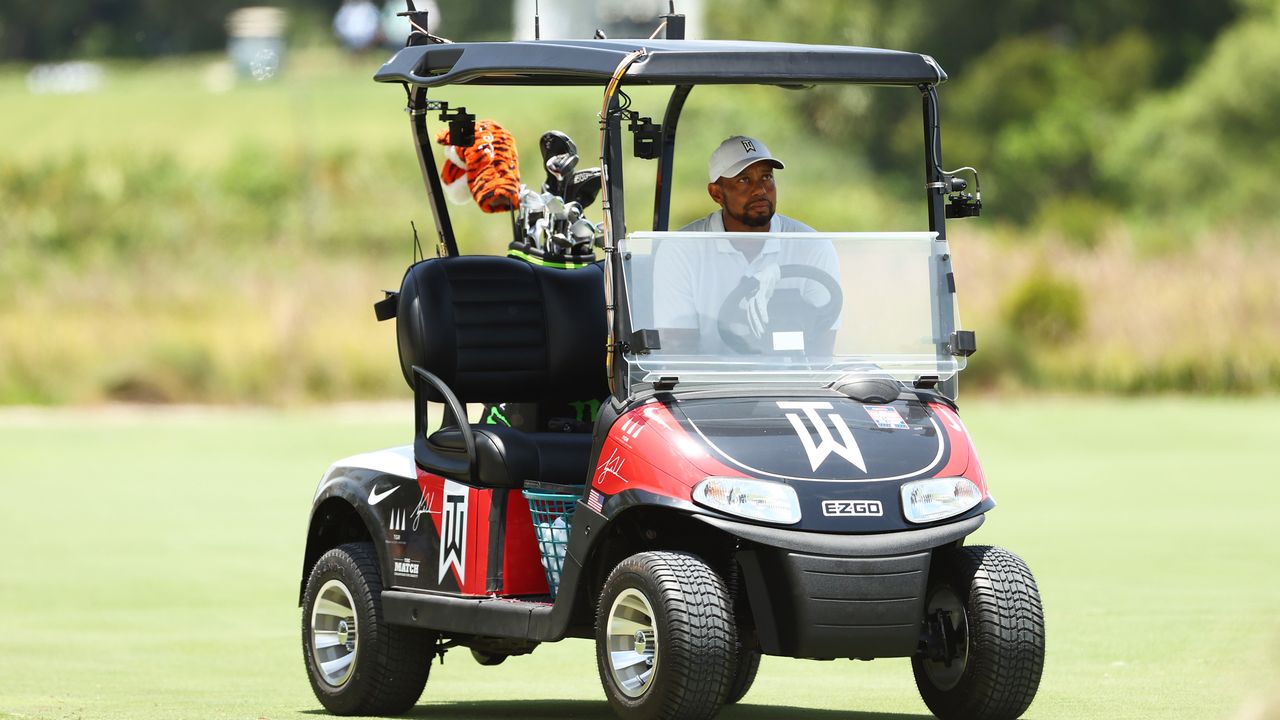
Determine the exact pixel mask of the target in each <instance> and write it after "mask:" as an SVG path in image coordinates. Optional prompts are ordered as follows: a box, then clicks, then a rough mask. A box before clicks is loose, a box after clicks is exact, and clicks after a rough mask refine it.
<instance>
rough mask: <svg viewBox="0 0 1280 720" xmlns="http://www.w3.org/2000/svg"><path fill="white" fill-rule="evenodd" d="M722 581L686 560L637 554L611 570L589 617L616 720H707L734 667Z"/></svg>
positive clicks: (729, 614) (733, 630)
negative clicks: (593, 616) (593, 617)
mask: <svg viewBox="0 0 1280 720" xmlns="http://www.w3.org/2000/svg"><path fill="white" fill-rule="evenodd" d="M735 647H736V628H735V626H734V622H733V610H732V606H731V604H730V602H729V593H728V591H727V590H726V589H725V585H724V581H723V580H721V578H720V576H719V575H717V574H716V573H715V572H714V571H713V570H712V569H711V568H710V567H708V566H707V565H706V563H704V562H702V561H701V560H700V559H698V558H696V557H693V556H691V555H684V554H679V553H669V552H645V553H640V554H637V555H632V556H631V557H629V558H627V559H626V560H623V561H622V562H621V563H618V565H617V567H615V568H614V569H613V572H612V573H610V575H609V579H608V580H606V581H605V584H604V589H603V590H602V592H601V594H600V606H599V610H598V613H597V615H596V664H597V665H598V667H599V670H600V680H601V682H602V683H603V684H604V690H605V695H607V696H608V698H609V704H610V705H612V706H613V709H614V712H616V713H617V714H618V716H619V717H622V718H646V719H658V718H670V719H673V720H674V719H675V718H680V719H682V720H685V719H687V720H696V719H697V718H710V717H711V716H712V715H715V713H716V711H717V710H719V709H720V706H721V705H722V704H723V703H724V702H725V699H726V698H727V697H728V694H729V688H730V684H731V682H732V681H733V679H734V671H735V669H736V668H737V666H738V663H737V661H736V659H735V657H734V649H735Z"/></svg>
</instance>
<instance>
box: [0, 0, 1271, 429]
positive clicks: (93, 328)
mask: <svg viewBox="0 0 1280 720" xmlns="http://www.w3.org/2000/svg"><path fill="white" fill-rule="evenodd" d="M573 1H574V2H587V1H588V0H573ZM594 1H595V2H597V3H598V6H597V7H598V8H605V7H606V3H623V4H625V5H626V7H628V8H631V9H633V10H634V8H635V7H639V5H640V3H638V2H635V1H633V0H594ZM436 2H437V3H438V5H439V7H440V10H441V13H440V15H441V16H442V18H443V19H442V23H441V25H440V27H439V28H438V32H439V33H440V34H442V35H444V36H446V37H451V38H454V39H456V40H500V39H505V38H510V37H512V34H513V32H518V31H517V30H516V27H517V23H516V22H515V21H516V18H514V17H513V13H514V12H516V8H517V7H518V6H519V1H518V0H486V1H485V2H476V1H475V0H436ZM568 2H570V0H541V12H542V14H543V17H544V19H545V18H546V17H547V16H548V14H549V13H556V12H564V4H565V3H568ZM692 2H693V0H677V2H676V5H677V9H678V10H686V9H688V6H690V5H691V3H692ZM703 2H704V4H703V15H704V16H703V19H702V23H701V26H702V28H703V29H704V30H705V34H706V35H707V36H708V37H712V38H740V39H755V40H769V41H780V42H811V43H837V44H851V45H869V46H880V47H891V48H899V49H903V50H911V51H917V52H924V53H928V54H931V55H933V56H934V57H936V58H937V59H938V61H939V63H940V64H941V65H942V67H943V68H945V69H946V70H947V72H948V73H949V74H950V77H951V79H950V80H949V81H948V82H947V83H946V84H945V85H943V86H942V88H941V90H940V99H941V111H942V120H943V151H944V163H945V164H946V165H947V166H948V167H956V166H959V165H972V166H975V167H977V168H978V169H979V170H980V171H981V172H982V190H983V200H984V210H983V216H982V219H981V220H980V221H977V222H971V221H966V222H963V223H954V224H951V225H949V230H950V232H951V235H952V238H953V240H954V242H955V243H956V245H957V253H956V262H957V275H958V277H959V278H960V283H961V286H962V290H961V292H962V295H963V300H962V310H963V318H964V322H965V324H966V326H967V327H970V328H972V329H975V330H977V331H978V333H979V336H980V341H979V344H980V347H981V351H980V352H979V353H978V354H977V355H975V356H974V358H973V362H972V364H971V365H970V368H969V369H968V370H967V371H966V375H965V380H964V382H965V383H966V386H967V387H974V386H975V385H977V386H987V387H1001V388H1051V389H1054V390H1070V389H1075V390H1086V391H1109V392H1152V391H1170V390H1173V391H1193V392H1202V391H1216V392H1240V393H1257V392H1274V391H1276V390H1277V389H1280V326H1278V325H1277V323H1276V320H1275V318H1276V317H1278V316H1280V293H1277V292H1276V291H1275V280H1274V278H1275V277H1276V276H1277V275H1280V233H1278V232H1277V228H1280V223H1278V222H1277V221H1280V204H1277V203H1275V202H1273V201H1272V200H1271V198H1270V197H1269V193H1270V191H1271V189H1272V186H1273V184H1274V178H1275V177H1276V168H1277V167H1280V132H1277V130H1276V122H1275V118H1276V117H1277V116H1280V83H1276V82H1274V81H1273V80H1272V69H1273V68H1274V67H1276V66H1277V65H1278V64H1280V0H1223V1H1222V2H1202V1H1199V0H1179V1H1175V2H1167V1H1166V2H1156V1H1155V0H1126V1H1123V2H1122V1H1121V0H1094V1H1092V2H1080V1H1079V0H1071V1H1068V2H1063V1H1062V0H1057V1H1056V2H1050V1H1049V0H1004V1H1003V2H997V3H982V4H974V3H968V4H965V3H945V4H939V3H918V2H917V3H907V2H893V1H892V0H856V1H850V2H828V1H824V0H808V1H806V0H703ZM246 4H248V3H247V2H245V0H204V1H203V2H190V0H184V1H183V2H178V1H177V0H61V1H60V2H57V3H47V2H39V1H37V0H5V1H4V2H2V3H0V105H3V106H4V108H5V110H6V112H5V113H4V114H3V115H0V137H3V138H5V140H6V141H7V142H8V145H6V152H5V153H3V154H0V208H4V212H3V213H0V404H6V403H76V402H86V401H95V400H101V399H107V400H156V401H228V400H232V401H245V402H263V401H291V400H296V399H312V400H315V399H321V400H324V399H342V398H352V397H385V396H394V395H395V394H396V393H397V392H400V391H402V390H403V387H402V386H403V381H402V380H401V379H400V377H399V372H398V368H397V366H396V365H395V363H394V352H386V351H385V350H386V349H387V348H393V347H394V337H393V336H392V335H391V334H390V333H391V328H390V324H388V323H384V324H375V323H373V322H372V321H371V320H370V313H369V311H368V302H369V298H370V297H376V292H374V293H373V295H372V296H371V295H370V292H372V291H371V290H370V289H371V288H379V287H393V286H394V285H395V283H396V282H397V279H398V277H399V274H400V273H401V272H402V271H403V266H404V262H405V261H406V260H407V259H408V257H409V255H410V250H409V248H410V247H411V242H412V237H411V235H410V233H411V232H412V231H411V229H410V227H409V221H410V220H416V223H417V224H416V227H417V229H418V230H419V231H421V233H422V239H423V244H424V245H427V246H428V247H429V246H430V243H431V238H432V236H433V235H434V232H433V230H432V228H431V221H430V216H429V213H427V211H426V209H425V207H424V203H423V196H422V190H421V180H420V178H419V174H418V168H417V165H416V162H415V159H414V157H413V155H412V153H411V151H410V150H409V149H408V146H407V142H406V137H405V132H406V128H405V123H404V121H403V117H402V116H401V115H400V114H399V113H397V112H396V104H397V102H399V100H398V99H397V98H396V97H395V93H394V92H390V90H391V89H389V88H386V87H380V86H375V84H374V83H372V82H370V81H369V77H370V74H371V73H372V71H373V69H374V68H375V67H376V66H377V64H378V63H379V62H380V61H381V59H382V58H383V57H384V55H383V52H384V50H375V51H372V52H369V53H366V54H364V55H347V54H345V53H343V52H342V51H340V50H338V49H337V43H336V42H335V40H334V37H333V31H332V28H331V23H332V20H333V15H334V12H335V11H336V10H337V8H338V7H339V6H340V4H341V0H307V1H304V0H280V1H279V2H276V3H274V4H276V5H278V6H280V7H282V8H284V9H285V10H287V11H288V19H289V21H288V25H287V31H286V32H287V37H286V38H285V40H286V44H287V49H288V57H287V58H286V59H285V61H284V63H283V65H282V66H279V67H276V66H273V67H272V68H269V69H273V70H279V72H278V73H276V74H275V75H274V76H273V77H265V76H264V77H262V78H259V77H253V78H249V79H245V78H243V77H241V78H239V79H237V77H236V76H235V73H234V72H233V70H232V68H231V63H229V62H228V53H227V49H228V40H227V29H226V20H227V16H228V14H229V13H231V12H232V11H233V10H235V9H237V8H239V7H241V6H243V5H246ZM380 4H381V3H380ZM525 4H528V3H525ZM662 4H663V5H665V2H664V3H662ZM608 7H613V6H612V5H608ZM546 28H547V23H546V22H544V24H543V29H544V32H545V31H546ZM525 34H526V35H527V33H525ZM385 52H387V54H389V50H387V51H385ZM64 60H91V61H98V62H97V65H98V67H97V70H98V73H99V75H97V76H94V77H96V80H95V82H96V83H97V84H96V85H92V84H91V85H89V86H85V85H84V84H83V83H82V84H81V89H80V90H77V92H80V93H81V94H79V95H78V96H76V97H68V96H67V95H65V94H62V93H65V92H69V91H68V90H66V89H65V88H64V89H63V90H61V92H60V91H58V90H46V91H41V90H39V89H38V85H39V82H33V78H35V79H36V80H38V79H39V78H40V77H42V76H41V75H40V73H37V72H35V71H34V70H33V68H32V67H31V66H32V65H33V64H37V63H57V62H60V61H64ZM37 69H44V68H37ZM54 69H55V70H56V67H55V68H54ZM270 74H271V73H267V75H270ZM53 79H55V80H56V79H57V77H54V78H53ZM91 79H92V78H91ZM52 84H53V85H55V86H56V83H52ZM85 87H92V88H93V89H89V90H85V89H84V88H85ZM582 90H583V92H584V93H588V94H590V93H589V92H588V90H587V89H582ZM704 90H705V92H704ZM721 90H724V91H725V92H724V94H721V93H720V91H719V90H714V89H702V88H700V89H699V90H698V92H696V93H694V94H693V95H692V96H691V103H690V106H689V108H688V109H687V110H686V121H685V122H683V123H682V126H681V134H682V137H683V139H682V144H683V146H684V147H686V148H689V149H691V150H692V149H696V148H699V147H701V146H702V145H706V144H707V143H712V144H713V143H714V142H715V141H716V140H717V139H718V137H723V134H721V133H723V132H724V131H725V130H726V129H729V128H732V129H734V130H735V131H737V130H743V131H748V132H754V133H759V134H761V135H762V136H764V137H768V138H770V143H771V144H773V142H774V138H777V139H778V141H779V142H778V144H779V145H780V146H781V147H783V148H784V149H786V150H787V151H788V153H790V154H788V155H787V157H788V158H795V161H796V167H801V168H804V169H805V171H804V172H802V173H795V172H792V173H789V174H788V176H787V182H788V185H787V189H786V198H787V199H786V203H787V204H786V211H787V212H788V213H789V214H793V215H795V216H797V217H804V218H805V219H806V220H807V221H808V222H810V223H811V224H812V225H814V226H815V227H820V228H823V229H833V228H840V229H850V230H867V229H885V228H893V229H919V228H920V226H921V225H920V223H921V215H922V208H921V205H922V203H921V189H920V168H921V164H922V158H921V156H920V155H921V148H920V145H919V143H920V135H921V127H920V125H921V108H920V100H919V96H918V95H917V94H916V93H914V92H912V91H910V90H905V91H886V90H882V89H877V88H850V87H842V88H837V87H818V88H815V89H813V90H810V91H805V92H792V91H789V90H787V91H783V90H774V89H768V88H765V89H759V88H757V89H756V90H762V91H767V92H771V93H773V95H770V96H768V97H766V96H764V95H751V96H749V97H748V98H747V100H748V101H747V102H745V103H744V102H743V97H742V96H741V95H732V94H731V93H729V91H728V89H721ZM737 90H741V91H742V92H750V90H749V89H742V88H736V89H734V91H735V92H736V91H737ZM466 92H467V91H466V89H458V93H459V95H462V96H465V95H466ZM592 92H593V91H592ZM641 95H642V92H641V90H637V91H636V97H637V100H638V101H643V100H644V98H642V97H641ZM592 99H593V100H595V99H598V96H592ZM468 102H470V101H468ZM476 103H477V105H476V109H479V108H481V107H483V111H484V112H486V113H490V114H492V116H493V117H500V118H501V119H502V121H503V122H504V123H507V124H508V126H509V128H510V129H512V130H513V132H516V133H517V136H518V137H522V138H526V141H527V142H526V141H522V142H524V143H525V147H524V150H525V151H526V152H524V153H522V155H524V156H525V157H536V150H534V149H533V147H532V145H531V144H530V143H531V142H532V141H531V140H529V139H532V138H536V137H537V136H538V135H539V134H540V133H541V132H542V131H544V130H546V129H549V128H553V127H554V128H557V129H563V130H565V131H569V132H570V133H571V134H573V135H575V136H577V137H578V138H579V140H582V139H583V138H586V137H589V136H590V134H591V133H592V132H593V129H594V127H595V117H594V110H591V109H590V104H591V103H590V102H588V101H586V100H585V96H583V95H575V94H573V93H571V92H568V91H565V92H558V91H557V92H546V91H545V90H544V91H542V92H540V93H538V94H537V97H534V98H530V96H528V95H523V96H521V95H520V94H519V93H516V92H511V93H506V94H504V96H503V100H502V101H501V102H498V103H493V102H487V101H486V102H484V103H482V102H481V101H480V100H477V101H476ZM659 107H660V106H659ZM762 107H765V108H768V110H767V112H761V111H760V108H762ZM584 108H587V110H586V111H584V110H583V109H584ZM533 110H536V112H535V111H533ZM712 135H715V136H716V137H711V136H712ZM588 144H589V143H588ZM702 162H703V161H702V159H699V160H698V161H697V162H684V161H683V160H682V161H680V162H678V163H677V168H676V173H677V177H676V186H677V187H687V188H694V189H695V190H696V191H695V192H688V193H682V194H681V195H680V197H678V198H676V201H675V202H676V205H677V207H676V210H677V211H679V212H680V213H683V214H684V215H687V216H690V217H691V216H694V215H696V214H701V213H702V212H705V207H704V206H705V202H706V199H705V196H703V195H702V194H701V191H700V187H701V183H703V182H705V177H704V176H702V175H701V171H700V166H701V164H702ZM628 172H630V171H628ZM833 199H835V201H834V202H833ZM627 207H628V214H629V215H630V214H632V212H637V213H640V214H638V215H636V221H637V222H639V221H641V220H642V219H643V218H642V217H641V215H643V212H644V208H643V205H642V203H632V202H628V205H627ZM695 211H696V212H695ZM851 215H852V220H850V216H851ZM453 219H454V226H455V228H457V229H458V233H459V237H460V238H465V241H464V242H465V243H466V244H465V245H464V250H465V251H467V252H494V253H501V252H502V251H503V248H504V246H505V243H506V237H507V236H506V234H505V228H503V227H500V225H501V222H502V221H503V219H501V218H497V219H495V218H494V217H492V216H483V217H481V214H480V213H479V212H478V211H474V209H468V208H455V213H454V215H453ZM961 246H963V250H961V249H960V247H961ZM245 287H248V288H249V290H248V291H246V290H245V289H244V288H245ZM317 308H322V309H323V312H316V309H317ZM371 347H380V348H383V350H384V351H376V352H370V351H369V348H371Z"/></svg>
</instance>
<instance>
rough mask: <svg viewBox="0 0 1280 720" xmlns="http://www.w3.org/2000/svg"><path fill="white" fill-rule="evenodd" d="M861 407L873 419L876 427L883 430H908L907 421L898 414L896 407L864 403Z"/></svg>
mask: <svg viewBox="0 0 1280 720" xmlns="http://www.w3.org/2000/svg"><path fill="white" fill-rule="evenodd" d="M863 409H864V410H866V411H867V414H868V415H870V416H871V419H872V420H873V421H875V424H876V427H878V428H883V429H885V430H910V429H911V428H910V427H909V426H908V425H907V421H906V420H903V419H902V416H901V415H899V414H898V409H897V408H895V407H890V406H888V405H864V406H863Z"/></svg>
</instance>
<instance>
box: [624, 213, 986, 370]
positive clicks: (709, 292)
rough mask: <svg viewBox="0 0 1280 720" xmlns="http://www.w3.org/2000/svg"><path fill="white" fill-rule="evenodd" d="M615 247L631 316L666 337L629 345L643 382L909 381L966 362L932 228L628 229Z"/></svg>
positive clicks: (940, 246)
mask: <svg viewBox="0 0 1280 720" xmlns="http://www.w3.org/2000/svg"><path fill="white" fill-rule="evenodd" d="M619 250H620V252H619V254H618V257H619V258H620V259H621V261H622V267H623V277H624V288H623V291H624V292H626V294H627V305H628V307H629V309H630V313H631V327H632V328H633V329H634V330H642V329H651V330H657V331H658V338H659V343H660V345H661V348H660V349H652V348H650V349H648V350H647V352H646V351H644V350H641V349H637V348H636V347H635V345H639V344H640V343H634V344H633V350H632V353H631V355H630V356H629V357H630V360H631V372H632V374H633V379H634V380H636V381H639V382H653V381H654V380H656V379H658V378H659V377H664V376H665V377H672V376H674V377H676V378H678V379H679V381H680V382H681V383H690V382H693V383H701V382H731V381H732V382H805V383H811V382H822V383H826V382H832V381H834V380H837V379H840V378H843V377H846V376H856V375H878V376H886V375H889V376H893V377H895V378H898V379H901V380H906V381H911V380H914V379H916V378H919V377H922V376H929V375H934V376H937V377H938V378H939V379H946V378H948V377H951V376H952V375H954V374H955V373H956V372H957V371H959V370H960V369H961V368H962V367H963V366H964V358H963V357H955V356H952V355H950V354H949V353H947V352H946V350H947V347H948V345H947V343H948V341H949V339H950V333H951V332H952V331H953V330H955V329H957V328H958V327H959V324H958V320H957V318H956V317H955V314H954V313H955V310H954V308H955V306H954V303H953V302H952V300H951V298H953V297H954V296H953V295H950V293H949V292H948V291H947V286H946V278H945V277H940V276H941V275H942V273H939V272H938V268H939V267H941V266H942V265H943V264H942V263H940V262H939V261H938V259H939V256H943V255H946V253H948V250H947V244H946V242H944V241H938V240H937V239H936V234H935V233H923V232H917V233H691V232H663V233H658V232H654V233H633V234H632V235H630V236H629V237H627V239H626V241H625V242H624V243H623V244H622V246H621V247H620V248H619ZM944 292H946V293H947V295H946V296H941V295H940V293H944ZM940 318H941V319H940Z"/></svg>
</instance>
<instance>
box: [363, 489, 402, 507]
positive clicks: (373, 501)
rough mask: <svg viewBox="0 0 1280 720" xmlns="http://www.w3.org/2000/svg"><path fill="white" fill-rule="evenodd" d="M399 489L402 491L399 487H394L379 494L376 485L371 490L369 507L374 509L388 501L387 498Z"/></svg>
mask: <svg viewBox="0 0 1280 720" xmlns="http://www.w3.org/2000/svg"><path fill="white" fill-rule="evenodd" d="M399 489H400V486H399V485H392V486H391V487H390V488H388V489H387V490H385V491H383V492H378V487H377V486H376V485H375V486H373V487H371V488H369V506H370V507H372V506H374V505H377V504H378V503H380V502H382V501H383V500H386V499H387V496H389V495H390V494H391V493H393V492H395V491H396V490H399Z"/></svg>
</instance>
